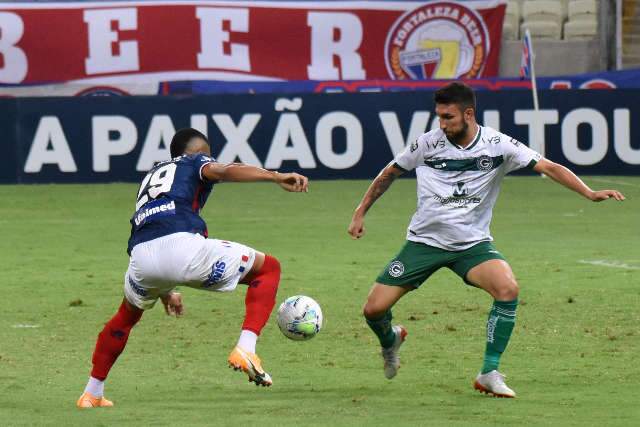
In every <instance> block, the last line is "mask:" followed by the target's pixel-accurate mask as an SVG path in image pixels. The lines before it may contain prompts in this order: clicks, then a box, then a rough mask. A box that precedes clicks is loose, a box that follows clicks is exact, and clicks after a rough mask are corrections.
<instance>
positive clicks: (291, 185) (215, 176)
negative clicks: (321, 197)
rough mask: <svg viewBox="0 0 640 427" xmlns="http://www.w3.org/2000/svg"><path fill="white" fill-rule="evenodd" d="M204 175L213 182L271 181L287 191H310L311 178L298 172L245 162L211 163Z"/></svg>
mask: <svg viewBox="0 0 640 427" xmlns="http://www.w3.org/2000/svg"><path fill="white" fill-rule="evenodd" d="M202 176H203V177H204V178H206V179H207V180H209V181H213V182H223V181H229V182H257V181H271V182H275V183H276V184H278V185H279V186H280V187H282V188H283V189H284V190H286V191H292V192H296V193H299V192H305V193H306V192H307V191H309V179H308V178H307V177H306V176H303V175H300V174H297V173H278V172H274V171H269V170H266V169H262V168H259V167H256V166H251V165H245V164H244V163H228V164H225V163H216V162H213V163H209V164H207V165H205V166H204V168H203V169H202Z"/></svg>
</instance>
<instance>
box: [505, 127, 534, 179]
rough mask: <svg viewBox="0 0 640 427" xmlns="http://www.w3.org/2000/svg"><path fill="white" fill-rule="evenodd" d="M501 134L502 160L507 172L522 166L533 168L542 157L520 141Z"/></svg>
mask: <svg viewBox="0 0 640 427" xmlns="http://www.w3.org/2000/svg"><path fill="white" fill-rule="evenodd" d="M501 136H502V144H503V146H504V160H505V165H506V168H507V172H513V171H515V170H518V169H522V168H526V167H528V168H533V167H534V166H535V165H536V163H538V162H539V161H540V159H542V155H541V154H540V153H538V152H537V151H534V150H532V149H531V148H529V147H527V146H526V145H524V144H523V143H521V142H520V141H518V140H516V139H514V138H511V137H509V136H507V135H501Z"/></svg>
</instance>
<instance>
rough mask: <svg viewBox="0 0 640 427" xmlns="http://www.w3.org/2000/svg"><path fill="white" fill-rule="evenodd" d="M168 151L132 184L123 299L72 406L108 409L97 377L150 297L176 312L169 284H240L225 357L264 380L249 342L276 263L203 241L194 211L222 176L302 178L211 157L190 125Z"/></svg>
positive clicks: (300, 187)
mask: <svg viewBox="0 0 640 427" xmlns="http://www.w3.org/2000/svg"><path fill="white" fill-rule="evenodd" d="M170 151H171V157H172V159H170V160H167V161H166V162H161V163H159V164H157V165H156V166H154V167H153V168H152V169H151V170H150V171H149V173H148V174H147V175H146V177H145V178H144V179H143V181H142V184H141V185H140V189H139V191H138V195H137V201H136V205H135V212H134V214H133V216H132V217H131V221H130V222H131V236H130V238H129V244H128V248H127V252H128V253H129V256H130V258H129V268H128V269H127V272H126V274H125V276H124V299H123V301H122V304H121V305H120V308H119V310H118V312H117V313H116V314H115V316H113V318H111V320H109V322H107V324H106V325H105V326H104V328H103V330H102V332H100V334H99V335H98V340H97V343H96V346H95V350H94V353H93V358H92V362H93V369H92V370H91V376H90V377H89V381H88V383H87V386H86V388H85V391H84V393H83V394H82V396H80V398H79V399H78V401H77V406H78V407H80V408H90V407H100V406H113V403H112V402H111V401H109V400H107V399H106V398H105V397H104V394H103V393H104V381H105V380H106V378H107V375H108V374H109V371H110V369H111V367H112V366H113V364H114V363H115V361H116V359H117V358H118V356H119V355H120V354H121V353H122V351H123V350H124V348H125V345H126V343H127V339H128V337H129V332H130V331H131V328H133V327H134V326H135V324H136V323H137V322H138V321H139V320H140V318H141V316H142V314H143V313H144V311H145V310H148V309H150V308H152V307H153V306H154V304H155V303H156V301H157V300H158V299H160V300H161V301H162V304H163V305H164V308H165V311H166V313H167V314H168V315H175V316H180V315H182V313H183V311H184V307H183V304H182V297H181V295H180V294H179V293H177V292H175V291H174V290H173V289H174V287H175V286H176V285H177V284H182V285H185V286H189V287H192V288H196V289H201V290H206V291H215V292H230V291H233V290H234V289H235V288H236V286H237V285H238V283H242V284H245V285H248V290H247V295H246V298H245V306H246V313H245V318H244V323H243V324H242V330H241V333H240V338H239V340H238V343H237V345H236V347H235V348H234V349H233V351H232V352H231V354H230V355H229V360H228V361H229V365H230V366H231V367H233V368H235V369H236V370H242V371H244V372H245V373H246V374H247V375H248V377H249V380H250V381H253V382H255V384H256V385H262V386H270V385H271V384H272V380H271V376H270V375H269V374H268V373H267V372H265V371H264V369H263V368H262V364H261V361H260V358H258V356H257V355H256V354H255V353H256V350H255V347H256V341H257V339H258V335H260V332H261V330H262V328H263V327H264V325H265V323H266V322H267V320H268V318H269V315H270V314H271V311H272V309H273V306H274V304H275V297H276V292H277V289H278V283H279V281H280V263H279V262H278V260H277V259H276V258H274V257H272V256H270V255H265V254H264V253H262V252H259V251H256V250H254V249H252V248H249V247H247V246H244V245H242V244H239V243H235V242H229V241H226V240H218V239H209V238H207V237H208V231H207V225H206V224H205V222H204V220H203V219H202V218H201V217H200V210H201V209H202V207H203V206H204V204H205V202H206V201H207V198H208V197H209V194H210V193H211V191H212V189H213V187H214V185H215V184H217V183H221V182H224V181H235V182H253V181H271V182H274V183H276V184H277V185H279V186H280V187H281V188H283V189H284V190H286V191H291V192H306V191H307V186H308V180H307V178H306V177H304V176H302V175H299V174H297V173H278V172H272V171H268V170H265V169H261V168H258V167H254V166H249V165H244V164H241V163H232V164H222V163H219V162H216V161H215V160H214V159H213V158H211V157H210V156H211V149H210V147H209V142H208V141H207V138H206V137H205V136H204V135H203V134H202V133H200V132H198V131H197V130H195V129H181V130H179V131H178V132H177V133H176V134H175V136H174V137H173V139H172V141H171V146H170ZM217 232H218V231H216V233H217Z"/></svg>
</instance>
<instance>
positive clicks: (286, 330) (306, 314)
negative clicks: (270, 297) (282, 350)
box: [278, 295, 322, 341]
mask: <svg viewBox="0 0 640 427" xmlns="http://www.w3.org/2000/svg"><path fill="white" fill-rule="evenodd" d="M278 327H279V328H280V331H282V333H283V334H284V336H285V337H287V338H289V339H292V340H296V341H304V340H308V339H311V338H313V337H315V336H316V334H317V333H318V332H320V329H322V310H321V309H320V305H319V304H318V303H317V302H315V301H314V300H313V299H312V298H309V297H307V296H304V295H295V296H292V297H289V298H287V299H286V300H285V301H284V302H283V303H282V304H280V308H278Z"/></svg>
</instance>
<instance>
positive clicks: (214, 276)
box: [204, 261, 227, 288]
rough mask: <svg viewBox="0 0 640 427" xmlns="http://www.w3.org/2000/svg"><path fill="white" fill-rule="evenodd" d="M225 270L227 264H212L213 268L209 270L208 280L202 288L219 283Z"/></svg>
mask: <svg viewBox="0 0 640 427" xmlns="http://www.w3.org/2000/svg"><path fill="white" fill-rule="evenodd" d="M226 269H227V264H226V263H225V262H224V261H217V262H216V263H215V264H213V268H212V269H211V274H210V275H209V279H208V280H207V281H206V283H205V284H204V287H205V288H207V287H209V286H211V285H213V284H214V283H216V282H218V281H220V279H222V275H223V274H224V271H225V270H226Z"/></svg>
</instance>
